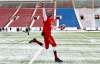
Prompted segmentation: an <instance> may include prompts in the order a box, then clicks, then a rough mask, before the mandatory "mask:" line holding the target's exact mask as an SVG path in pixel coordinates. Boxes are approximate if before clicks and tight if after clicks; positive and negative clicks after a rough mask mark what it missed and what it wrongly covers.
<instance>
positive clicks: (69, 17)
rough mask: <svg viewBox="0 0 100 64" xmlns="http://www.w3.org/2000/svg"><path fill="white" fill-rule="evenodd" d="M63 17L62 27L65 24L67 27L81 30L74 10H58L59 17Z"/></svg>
mask: <svg viewBox="0 0 100 64" xmlns="http://www.w3.org/2000/svg"><path fill="white" fill-rule="evenodd" d="M59 15H61V16H62V19H61V20H60V25H61V24H65V25H66V27H77V28H80V25H79V23H78V20H77V18H76V15H75V12H74V9H73V8H57V16H59Z"/></svg>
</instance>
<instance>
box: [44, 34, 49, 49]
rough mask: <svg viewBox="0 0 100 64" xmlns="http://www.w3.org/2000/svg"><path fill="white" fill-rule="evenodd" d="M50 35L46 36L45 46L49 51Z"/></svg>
mask: <svg viewBox="0 0 100 64" xmlns="http://www.w3.org/2000/svg"><path fill="white" fill-rule="evenodd" d="M49 42H50V41H49V35H48V34H47V35H44V46H45V48H46V49H48V48H49Z"/></svg>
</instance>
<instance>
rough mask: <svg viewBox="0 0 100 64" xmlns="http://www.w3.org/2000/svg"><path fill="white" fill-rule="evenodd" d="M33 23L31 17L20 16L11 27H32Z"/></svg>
mask: <svg viewBox="0 0 100 64" xmlns="http://www.w3.org/2000/svg"><path fill="white" fill-rule="evenodd" d="M31 22H32V20H31V16H27V15H25V16H19V18H18V19H16V20H15V21H13V22H12V23H11V24H10V26H9V27H26V26H30V24H31Z"/></svg>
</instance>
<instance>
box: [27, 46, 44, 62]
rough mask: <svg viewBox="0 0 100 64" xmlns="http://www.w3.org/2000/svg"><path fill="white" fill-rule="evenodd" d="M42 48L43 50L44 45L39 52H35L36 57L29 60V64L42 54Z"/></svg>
mask: <svg viewBox="0 0 100 64" xmlns="http://www.w3.org/2000/svg"><path fill="white" fill-rule="evenodd" d="M42 50H43V47H42V48H41V49H40V50H39V51H38V52H36V53H35V55H34V57H33V58H32V59H31V60H30V61H29V63H28V64H32V63H33V62H34V61H35V59H36V58H37V57H38V56H39V55H40V53H41V52H42Z"/></svg>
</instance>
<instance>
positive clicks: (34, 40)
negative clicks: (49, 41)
mask: <svg viewBox="0 0 100 64" xmlns="http://www.w3.org/2000/svg"><path fill="white" fill-rule="evenodd" d="M33 42H34V43H37V44H39V45H40V46H43V43H42V42H40V41H38V40H37V39H36V38H33V39H32V40H30V41H29V43H33Z"/></svg>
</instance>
